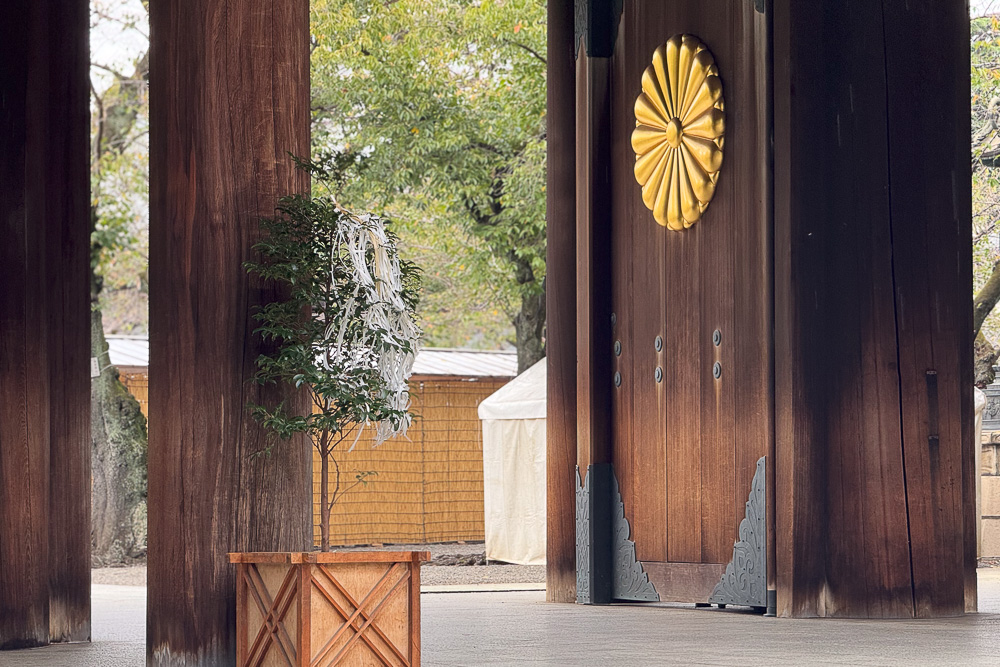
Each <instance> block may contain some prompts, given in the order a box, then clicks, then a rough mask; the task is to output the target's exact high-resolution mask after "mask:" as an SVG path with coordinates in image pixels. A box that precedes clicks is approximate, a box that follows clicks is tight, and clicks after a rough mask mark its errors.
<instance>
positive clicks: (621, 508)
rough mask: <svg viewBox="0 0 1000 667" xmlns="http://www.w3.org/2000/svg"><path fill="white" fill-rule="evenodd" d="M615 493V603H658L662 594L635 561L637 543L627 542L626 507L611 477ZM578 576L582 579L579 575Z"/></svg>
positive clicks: (612, 586)
mask: <svg viewBox="0 0 1000 667" xmlns="http://www.w3.org/2000/svg"><path fill="white" fill-rule="evenodd" d="M611 480H612V490H613V492H614V497H613V502H614V503H615V505H614V512H615V513H614V517H613V521H614V530H615V553H614V578H613V579H612V580H611V594H612V595H613V596H614V598H615V599H616V600H638V601H641V602H659V601H660V594H659V593H657V592H656V588H654V587H653V584H652V583H650V581H649V577H648V576H647V575H646V571H645V570H643V569H642V563H640V562H639V561H638V560H636V557H635V542H633V541H632V540H630V539H628V538H629V534H630V533H631V530H632V529H631V527H630V526H629V523H628V519H626V518H625V503H624V502H622V494H621V492H620V491H619V489H618V478H617V477H616V476H615V475H614V472H612V474H611ZM577 576H579V575H577Z"/></svg>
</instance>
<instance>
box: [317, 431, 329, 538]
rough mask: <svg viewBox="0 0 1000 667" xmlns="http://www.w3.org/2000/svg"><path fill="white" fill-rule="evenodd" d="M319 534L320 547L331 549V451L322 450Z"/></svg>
mask: <svg viewBox="0 0 1000 667" xmlns="http://www.w3.org/2000/svg"><path fill="white" fill-rule="evenodd" d="M319 534H320V548H321V549H322V550H323V552H324V553H326V552H327V551H329V550H330V451H329V450H328V449H326V448H324V449H323V451H322V452H320V468H319Z"/></svg>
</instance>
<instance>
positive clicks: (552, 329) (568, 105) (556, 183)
mask: <svg viewBox="0 0 1000 667" xmlns="http://www.w3.org/2000/svg"><path fill="white" fill-rule="evenodd" d="M573 34H574V21H573V0H549V2H548V98H547V99H548V111H547V117H546V124H547V142H548V184H547V189H546V193H547V197H546V213H545V215H546V238H547V241H546V243H547V246H546V277H545V300H546V305H545V311H546V313H547V317H546V334H545V354H546V358H547V361H546V371H547V386H546V392H547V393H546V395H547V399H546V400H547V408H546V415H547V416H546V426H545V438H546V468H547V471H546V486H547V493H546V499H547V505H546V548H545V581H546V584H545V590H546V596H545V597H546V599H547V600H548V601H550V602H573V601H575V600H576V527H575V523H574V513H575V510H574V508H575V507H576V500H575V491H574V483H573V478H574V474H575V473H574V470H575V466H576V428H577V427H576V291H577V290H576V205H575V202H576V173H575V166H574V165H575V142H576V132H575V118H576V109H575V95H574V90H575V80H576V75H575V65H574V58H573V51H574V46H573Z"/></svg>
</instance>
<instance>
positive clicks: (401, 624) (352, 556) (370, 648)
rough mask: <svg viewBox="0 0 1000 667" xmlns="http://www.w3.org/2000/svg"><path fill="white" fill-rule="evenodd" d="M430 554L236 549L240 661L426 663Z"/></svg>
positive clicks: (291, 666)
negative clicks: (423, 631)
mask: <svg viewBox="0 0 1000 667" xmlns="http://www.w3.org/2000/svg"><path fill="white" fill-rule="evenodd" d="M429 558H430V554H429V553H428V552H426V551H369V552H362V551H356V552H343V553H294V552H293V553H232V554H229V561H230V562H231V563H235V564H236V568H237V572H236V642H237V643H236V664H237V665H239V666H240V667H244V666H254V667H256V666H257V665H263V666H266V667H271V666H275V665H280V666H287V667H329V666H332V665H344V666H347V665H350V666H354V665H358V666H361V665H364V666H365V667H367V666H369V665H370V666H380V665H389V666H391V667H400V666H408V667H417V666H418V665H420V563H421V562H422V561H425V560H428V559H429Z"/></svg>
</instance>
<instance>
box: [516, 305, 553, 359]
mask: <svg viewBox="0 0 1000 667" xmlns="http://www.w3.org/2000/svg"><path fill="white" fill-rule="evenodd" d="M544 331H545V292H544V291H542V292H540V293H537V294H534V293H533V294H526V295H522V296H521V310H520V311H518V313H517V315H515V316H514V333H515V335H516V336H517V338H516V340H517V372H518V373H523V372H524V371H525V370H527V369H528V368H531V366H533V365H534V364H535V362H537V361H539V360H540V359H542V358H544V357H545V342H544V339H543V334H544Z"/></svg>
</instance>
